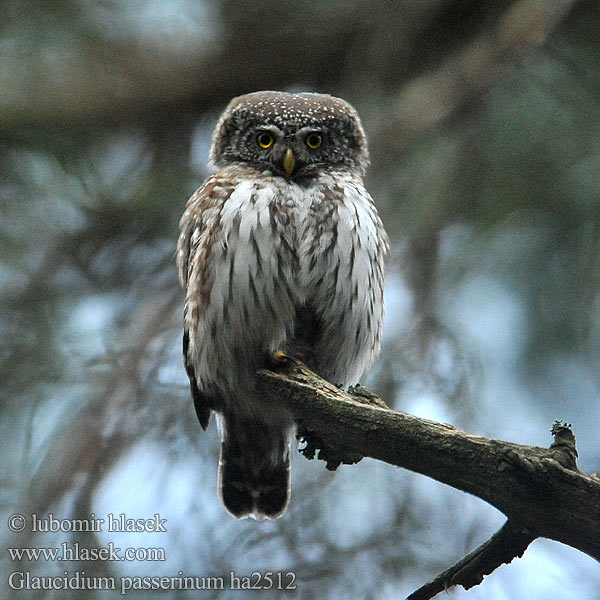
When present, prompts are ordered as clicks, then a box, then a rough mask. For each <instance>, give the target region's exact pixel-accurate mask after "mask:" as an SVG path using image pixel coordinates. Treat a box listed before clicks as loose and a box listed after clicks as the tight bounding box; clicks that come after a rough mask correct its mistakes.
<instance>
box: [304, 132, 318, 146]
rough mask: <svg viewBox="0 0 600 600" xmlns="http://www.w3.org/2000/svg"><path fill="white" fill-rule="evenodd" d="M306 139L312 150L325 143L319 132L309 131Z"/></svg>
mask: <svg viewBox="0 0 600 600" xmlns="http://www.w3.org/2000/svg"><path fill="white" fill-rule="evenodd" d="M304 141H305V142H306V145H307V146H308V147H309V148H310V149H311V150H316V149H317V148H318V147H319V146H320V145H321V144H322V143H323V138H322V137H321V136H320V135H319V134H318V133H309V134H308V135H307V136H306V139H305V140H304Z"/></svg>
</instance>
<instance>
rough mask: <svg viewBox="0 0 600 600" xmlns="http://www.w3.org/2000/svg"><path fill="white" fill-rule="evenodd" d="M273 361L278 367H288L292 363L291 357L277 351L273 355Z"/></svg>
mask: <svg viewBox="0 0 600 600" xmlns="http://www.w3.org/2000/svg"><path fill="white" fill-rule="evenodd" d="M271 361H272V362H273V364H275V365H278V366H282V365H287V364H288V363H289V362H290V357H289V356H288V355H287V354H285V353H284V352H283V351H281V350H276V351H275V352H273V354H271Z"/></svg>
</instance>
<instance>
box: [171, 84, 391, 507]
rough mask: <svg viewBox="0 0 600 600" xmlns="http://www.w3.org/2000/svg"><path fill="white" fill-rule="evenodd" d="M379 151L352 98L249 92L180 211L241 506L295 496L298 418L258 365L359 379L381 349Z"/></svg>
mask: <svg viewBox="0 0 600 600" xmlns="http://www.w3.org/2000/svg"><path fill="white" fill-rule="evenodd" d="M368 161H369V158H368V151H367V140H366V138H365V134H364V131H363V128H362V126H361V123H360V120H359V118H358V115H357V113H356V111H355V110H354V108H352V106H350V105H349V104H348V103H347V102H345V101H344V100H341V99H339V98H334V97H332V96H328V95H323V94H313V93H302V94H291V93H283V92H256V93H253V94H247V95H245V96H239V97H238V98H234V99H233V100H232V101H231V102H230V104H229V106H228V107H227V108H226V110H225V112H224V113H223V115H222V116H221V118H220V120H219V122H218V124H217V127H216V129H215V132H214V134H213V137H212V146H211V150H210V163H211V167H212V168H213V170H214V171H215V173H214V175H212V176H211V177H210V178H209V179H208V180H207V181H206V182H205V183H204V185H203V186H202V187H201V188H200V189H198V190H197V191H196V192H195V193H194V195H193V196H192V197H191V198H190V199H189V201H188V204H187V207H186V210H185V212H184V214H183V217H182V218H181V223H180V226H181V235H180V237H179V243H178V252H177V263H178V268H179V275H180V280H181V284H182V286H183V288H184V290H185V296H186V298H185V313H184V334H183V352H184V360H185V366H186V370H187V374H188V376H189V379H190V386H191V391H192V396H193V399H194V406H195V409H196V414H197V416H198V419H199V421H200V424H201V426H202V428H203V429H206V427H207V425H208V420H209V416H210V413H211V411H214V412H215V413H216V414H217V424H218V426H219V430H220V435H221V440H222V441H221V455H220V460H219V476H218V489H219V494H220V496H221V499H222V501H223V503H224V505H225V508H226V509H227V510H228V511H229V513H231V514H232V515H233V516H235V517H238V518H241V517H246V516H252V517H255V518H258V519H262V518H265V517H267V518H270V519H275V518H277V517H278V516H280V515H281V514H283V512H284V511H285V509H286V506H287V504H288V501H289V496H290V457H289V451H290V450H289V448H290V447H289V435H290V433H291V432H292V430H293V426H294V422H293V418H292V416H291V414H290V413H289V412H288V411H287V410H285V409H283V408H281V407H280V406H278V405H277V404H275V403H273V402H271V401H269V399H268V398H265V397H263V396H261V395H260V394H259V393H258V392H257V391H256V390H255V387H254V381H255V374H256V371H257V370H258V369H260V368H263V367H265V366H266V365H267V364H268V360H269V358H270V357H271V356H272V355H273V353H274V352H276V351H278V350H281V351H283V352H284V353H285V354H287V355H289V356H292V357H294V356H296V357H299V358H301V359H302V360H303V361H304V362H305V363H307V365H308V366H309V367H310V368H311V369H312V370H314V371H315V372H316V373H318V374H319V375H321V377H323V378H324V379H327V380H328V381H330V382H332V383H335V384H341V385H343V386H348V385H350V384H355V383H357V382H358V379H359V377H360V376H361V375H362V373H363V372H364V371H365V370H366V369H367V368H368V367H369V366H370V365H371V363H372V362H373V360H374V358H375V356H376V355H377V353H378V351H379V346H380V339H381V324H382V319H383V277H384V273H383V271H384V264H383V263H384V255H385V254H386V252H387V247H388V242H387V236H386V233H385V231H384V229H383V226H382V224H381V220H380V219H379V216H378V214H377V211H376V209H375V206H374V204H373V200H372V199H371V197H370V196H369V193H368V192H367V190H366V189H365V187H364V184H363V175H364V173H365V170H366V168H367V165H368Z"/></svg>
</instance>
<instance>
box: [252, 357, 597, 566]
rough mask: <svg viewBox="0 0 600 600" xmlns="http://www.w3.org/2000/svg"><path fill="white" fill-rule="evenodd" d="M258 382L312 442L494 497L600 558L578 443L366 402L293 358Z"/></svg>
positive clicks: (544, 531)
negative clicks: (474, 429)
mask: <svg viewBox="0 0 600 600" xmlns="http://www.w3.org/2000/svg"><path fill="white" fill-rule="evenodd" d="M257 385H258V386H259V388H260V389H261V391H263V392H264V393H265V394H266V395H267V396H268V397H269V399H270V400H271V401H273V402H279V403H281V404H284V405H285V406H286V407H287V408H288V409H289V410H291V411H292V413H293V414H294V416H295V417H296V418H297V419H299V420H300V421H301V423H302V425H303V426H304V427H305V428H306V429H307V430H309V431H310V432H314V434H315V438H313V442H314V440H315V439H317V440H318V439H320V440H324V441H325V444H326V447H325V451H326V453H327V452H331V451H332V450H333V451H334V452H336V453H337V454H338V458H339V457H341V456H342V455H344V454H345V455H349V456H350V457H351V460H352V461H354V460H355V459H356V456H357V455H358V456H369V457H371V458H375V459H378V460H382V461H385V462H387V463H389V464H392V465H397V466H400V467H404V468H406V469H410V470H411V471H415V472H417V473H422V474H424V475H428V476H429V477H433V478H434V479H437V480H438V481H440V482H442V483H446V484H448V485H450V486H452V487H454V488H456V489H459V490H462V491H465V492H469V493H471V494H474V495H476V496H478V497H479V498H481V499H483V500H485V501H487V502H489V503H490V504H492V505H493V506H495V507H496V508H498V509H499V510H500V511H502V512H503V513H504V514H505V515H506V516H507V517H508V518H509V520H510V521H511V522H512V523H514V524H518V528H519V529H521V530H527V531H528V532H531V535H532V536H533V537H546V538H550V539H553V540H556V541H559V542H563V543H565V544H568V545H570V546H573V547H574V548H577V549H578V550H581V551H582V552H585V553H586V554H589V555H590V556H592V557H594V558H596V559H597V560H600V482H599V481H598V480H596V479H594V478H591V477H587V476H585V475H584V474H582V473H581V472H580V471H578V470H577V468H576V467H575V466H574V456H575V455H574V446H573V445H569V444H568V443H566V444H565V443H564V442H562V441H559V442H557V443H555V444H553V445H552V447H551V448H549V449H548V448H539V447H534V446H523V445H519V444H513V443H510V442H504V441H500V440H490V439H486V438H483V437H478V436H473V435H469V434H467V433H464V432H462V431H458V430H457V429H455V428H454V427H452V426H451V425H447V424H440V423H434V422H432V421H429V420H427V419H419V418H417V417H413V416H411V415H408V414H405V413H402V412H398V411H393V410H390V409H387V408H382V407H380V406H373V405H372V404H371V405H369V404H365V403H364V399H363V398H360V397H357V396H353V395H351V394H348V393H346V392H344V391H342V390H340V389H338V388H336V387H335V386H333V385H331V384H329V383H327V382H326V381H324V380H323V379H320V378H319V377H318V376H316V375H315V374H314V373H312V372H311V371H309V370H308V369H307V368H306V367H305V366H303V365H301V364H299V363H296V362H295V361H290V363H289V364H288V366H287V367H286V368H285V371H281V372H277V373H275V372H272V371H266V370H263V371H260V372H259V373H258V382H257ZM342 462H343V461H342ZM515 526H516V525H515Z"/></svg>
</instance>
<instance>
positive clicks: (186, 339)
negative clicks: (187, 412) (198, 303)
mask: <svg viewBox="0 0 600 600" xmlns="http://www.w3.org/2000/svg"><path fill="white" fill-rule="evenodd" d="M189 344H190V334H189V331H188V329H187V327H184V329H183V361H184V364H185V371H186V373H187V375H188V377H189V380H190V390H191V392H192V399H193V400H194V408H195V409H196V416H197V417H198V421H200V426H201V427H202V429H204V430H206V428H207V427H208V420H209V419H210V399H209V397H208V396H207V395H206V394H205V393H204V392H202V391H200V388H198V382H197V381H196V373H195V372H194V367H193V365H192V362H191V360H190V357H189V355H188V348H189Z"/></svg>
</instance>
